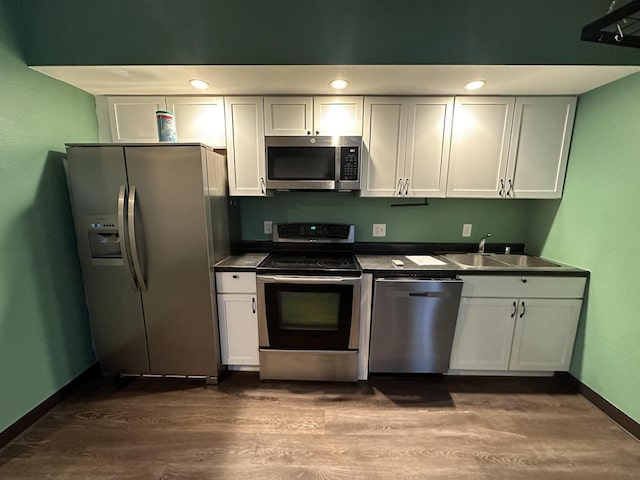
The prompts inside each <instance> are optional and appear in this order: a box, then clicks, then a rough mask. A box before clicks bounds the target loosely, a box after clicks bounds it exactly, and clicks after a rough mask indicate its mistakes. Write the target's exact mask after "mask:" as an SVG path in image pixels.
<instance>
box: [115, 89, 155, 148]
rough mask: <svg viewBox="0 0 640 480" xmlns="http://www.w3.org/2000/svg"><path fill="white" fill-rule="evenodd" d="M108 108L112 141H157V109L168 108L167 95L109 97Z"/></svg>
mask: <svg viewBox="0 0 640 480" xmlns="http://www.w3.org/2000/svg"><path fill="white" fill-rule="evenodd" d="M107 109H108V115H109V126H110V127H111V141H113V142H117V143H156V142H157V141H158V127H157V124H156V111H157V110H166V109H167V104H166V101H165V97H108V98H107Z"/></svg>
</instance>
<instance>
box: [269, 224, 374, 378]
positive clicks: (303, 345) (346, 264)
mask: <svg viewBox="0 0 640 480" xmlns="http://www.w3.org/2000/svg"><path fill="white" fill-rule="evenodd" d="M273 228H274V233H273V241H274V243H275V244H276V246H277V251H275V252H274V253H271V254H270V255H269V256H268V257H267V258H266V259H265V260H264V261H263V262H262V263H261V264H260V265H259V266H258V268H257V285H258V333H259V341H260V378H261V379H279V380H324V381H356V380H357V377H358V338H359V333H360V301H361V283H362V270H361V268H360V265H359V264H358V262H357V260H356V258H355V255H354V254H353V253H351V252H350V251H349V247H350V246H351V245H350V244H353V241H354V226H353V225H336V224H309V223H289V224H279V225H274V226H273ZM345 247H347V248H345Z"/></svg>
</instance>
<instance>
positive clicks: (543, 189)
mask: <svg viewBox="0 0 640 480" xmlns="http://www.w3.org/2000/svg"><path fill="white" fill-rule="evenodd" d="M575 111H576V98H575V97H523V98H518V99H516V104H515V114H514V121H513V132H512V134H511V147H510V149H509V168H508V171H507V179H506V182H507V192H508V195H507V196H508V197H515V198H560V197H561V196H562V187H563V185H564V175H565V172H566V170H567V158H568V156H569V144H570V143H571V132H572V130H573V119H574V117H575Z"/></svg>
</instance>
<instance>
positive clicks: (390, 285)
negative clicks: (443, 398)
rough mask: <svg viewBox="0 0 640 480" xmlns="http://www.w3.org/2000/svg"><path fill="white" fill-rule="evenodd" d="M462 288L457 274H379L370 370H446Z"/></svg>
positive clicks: (375, 290) (385, 371)
mask: <svg viewBox="0 0 640 480" xmlns="http://www.w3.org/2000/svg"><path fill="white" fill-rule="evenodd" d="M461 293H462V280H456V279H453V278H446V279H416V278H378V279H376V281H375V289H374V297H373V318H372V324H371V343H370V352H369V371H370V372H371V373H442V372H446V371H447V370H448V369H449V357H450V356H451V346H452V344H453V334H454V331H455V328H456V318H457V316H458V307H459V305H460V294H461Z"/></svg>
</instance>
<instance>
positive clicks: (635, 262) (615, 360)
mask: <svg viewBox="0 0 640 480" xmlns="http://www.w3.org/2000/svg"><path fill="white" fill-rule="evenodd" d="M639 100H640V75H638V74H636V75H633V76H631V77H627V78H624V79H622V80H619V81H617V82H615V83H613V84H610V85H606V86H604V87H601V88H599V89H597V90H593V91H591V92H589V93H587V94H585V95H583V96H581V97H580V101H579V104H578V110H577V115H576V123H575V130H574V133H573V141H572V146H571V154H570V158H569V167H568V174H567V179H566V183H565V190H564V196H563V199H562V202H552V203H549V204H544V205H543V204H540V205H537V206H536V211H535V212H534V219H535V220H534V221H533V222H532V226H533V230H534V231H532V235H531V237H532V239H534V241H535V242H536V244H537V245H536V248H537V249H539V250H540V251H541V252H542V254H543V255H544V256H546V257H549V258H552V259H557V260H561V261H563V262H566V263H570V264H574V265H578V266H581V267H583V268H586V269H588V270H591V281H590V287H589V299H588V304H587V305H586V311H583V313H584V315H583V318H582V320H581V324H580V328H579V332H578V340H577V344H576V347H575V350H574V355H573V362H572V366H571V372H572V373H573V374H574V375H575V376H576V377H577V378H579V379H580V380H581V381H582V382H583V383H584V384H586V385H587V386H589V387H590V388H592V389H593V390H595V391H596V392H597V393H598V394H600V395H601V396H603V397H604V398H606V399H607V400H608V401H609V402H611V403H613V404H614V405H615V406H617V407H618V408H619V409H621V410H622V411H624V412H625V413H626V414H627V415H629V416H630V417H632V418H633V419H634V420H635V421H637V422H640V375H639V374H638V366H639V365H640V348H638V342H639V341H640V295H639V294H638V285H640V283H639V282H638V272H640V254H639V249H638V238H640V220H638V218H639V216H638V206H639V205H640V135H639V134H638V133H639V129H640V109H639V108H638V105H639V103H638V102H639Z"/></svg>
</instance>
